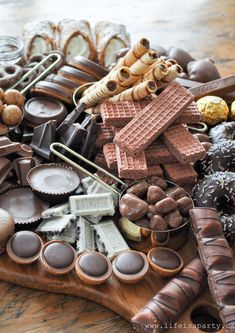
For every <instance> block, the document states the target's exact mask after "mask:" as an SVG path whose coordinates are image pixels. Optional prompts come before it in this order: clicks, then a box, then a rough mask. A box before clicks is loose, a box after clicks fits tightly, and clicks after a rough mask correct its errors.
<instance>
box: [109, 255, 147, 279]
mask: <svg viewBox="0 0 235 333" xmlns="http://www.w3.org/2000/svg"><path fill="white" fill-rule="evenodd" d="M112 266H113V273H114V275H115V276H116V277H117V278H118V279H119V280H120V281H121V282H123V283H127V284H132V283H137V282H139V281H141V280H142V279H143V278H144V277H145V275H146V274H147V272H148V268H149V263H148V260H147V257H146V255H145V254H144V253H142V252H138V251H126V252H122V253H120V254H119V255H118V256H117V257H116V258H115V259H114V261H113V264H112Z"/></svg>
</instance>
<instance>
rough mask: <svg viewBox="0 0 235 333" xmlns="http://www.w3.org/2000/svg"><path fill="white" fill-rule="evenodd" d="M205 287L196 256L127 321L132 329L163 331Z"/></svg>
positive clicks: (199, 263) (203, 274)
mask: <svg viewBox="0 0 235 333" xmlns="http://www.w3.org/2000/svg"><path fill="white" fill-rule="evenodd" d="M205 287H206V273H205V270H204V268H203V266H202V264H201V261H200V259H199V258H198V257H196V258H194V259H193V260H192V261H190V262H189V263H188V265H187V266H185V267H184V269H183V270H182V271H181V272H180V273H179V274H178V275H176V276H175V277H174V278H173V279H172V280H170V281H169V282H168V283H167V284H166V285H165V286H164V287H163V288H162V289H161V290H160V291H159V292H158V293H157V294H156V295H155V296H154V297H153V298H152V299H151V300H150V301H149V302H148V303H147V304H146V305H145V306H144V307H143V308H142V309H141V310H140V311H139V312H138V313H137V314H136V315H135V316H134V317H133V318H132V319H131V322H132V324H133V326H134V328H135V329H136V330H137V332H147V333H153V332H154V333H159V332H163V331H165V330H167V328H169V326H170V325H171V324H173V323H175V322H176V321H177V319H178V318H179V317H180V315H181V314H182V313H183V312H184V311H185V310H186V309H187V308H188V307H189V306H190V305H191V304H192V302H193V301H194V300H195V299H196V298H197V297H198V296H200V294H201V293H202V292H203V291H204V289H205Z"/></svg>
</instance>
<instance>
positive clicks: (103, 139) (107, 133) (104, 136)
mask: <svg viewBox="0 0 235 333" xmlns="http://www.w3.org/2000/svg"><path fill="white" fill-rule="evenodd" d="M113 139H114V133H113V128H112V126H105V125H104V124H102V125H101V126H100V131H99V135H98V138H97V139H96V142H95V145H96V147H97V148H102V147H103V146H104V145H105V144H106V143H111V142H112V141H113Z"/></svg>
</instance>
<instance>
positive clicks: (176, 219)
mask: <svg viewBox="0 0 235 333" xmlns="http://www.w3.org/2000/svg"><path fill="white" fill-rule="evenodd" d="M189 200H190V202H191V203H192V200H191V199H190V198H189ZM164 219H165V221H166V222H167V224H168V226H169V227H170V228H172V229H175V228H178V227H179V226H181V224H182V222H183V218H182V216H181V215H180V212H179V210H178V209H176V210H173V211H172V212H170V213H168V214H166V215H165V216H164Z"/></svg>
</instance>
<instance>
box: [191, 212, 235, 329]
mask: <svg viewBox="0 0 235 333" xmlns="http://www.w3.org/2000/svg"><path fill="white" fill-rule="evenodd" d="M190 219H191V226H192V229H193V231H194V234H195V237H196V239H197V242H198V251H199V255H200V258H201V261H202V264H203V266H204V268H205V270H206V271H207V274H208V282H209V287H210V290H211V293H212V296H213V298H214V300H215V302H216V304H217V306H218V310H219V313H220V317H221V320H222V322H223V324H224V327H225V331H226V332H228V333H234V332H235V264H234V260H233V253H232V250H231V248H230V247H229V244H228V242H227V240H226V239H225V237H224V234H223V230H222V226H221V223H220V220H219V216H218V213H217V211H216V210H215V209H214V208H206V207H203V208H194V209H192V210H191V211H190Z"/></svg>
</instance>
